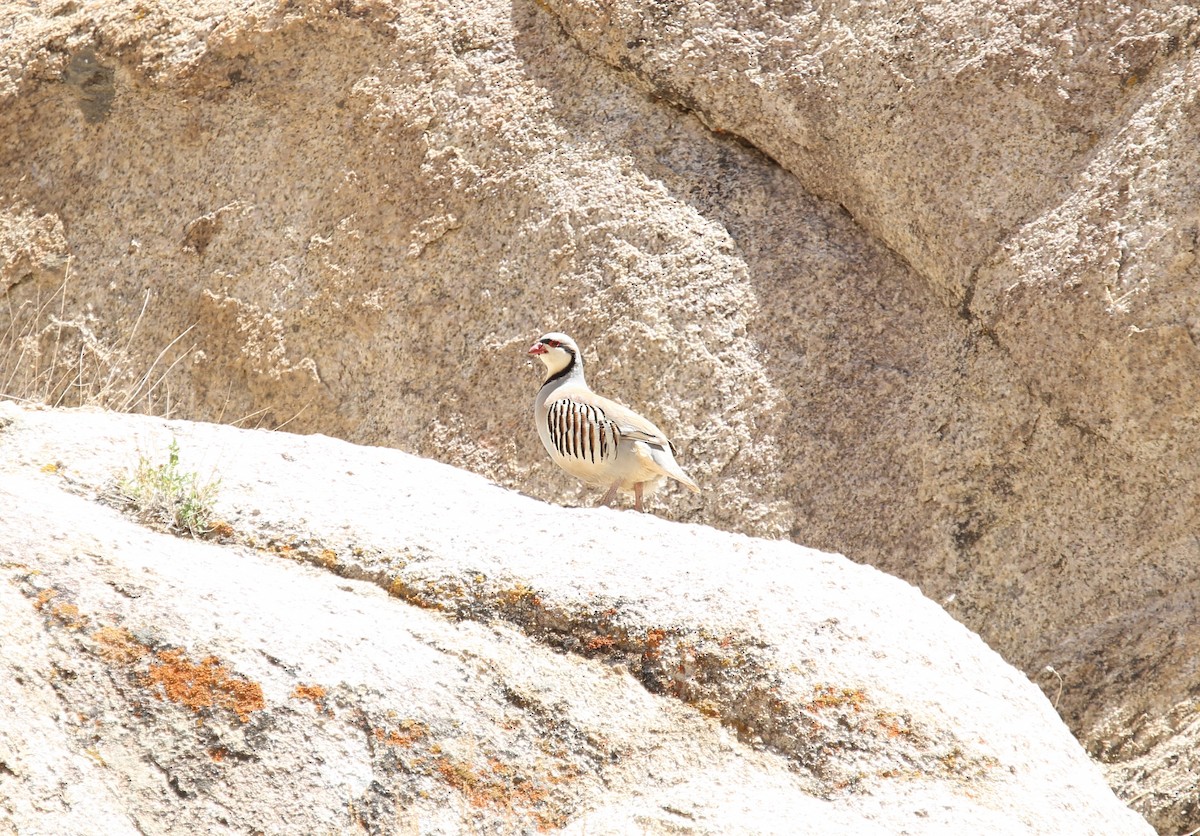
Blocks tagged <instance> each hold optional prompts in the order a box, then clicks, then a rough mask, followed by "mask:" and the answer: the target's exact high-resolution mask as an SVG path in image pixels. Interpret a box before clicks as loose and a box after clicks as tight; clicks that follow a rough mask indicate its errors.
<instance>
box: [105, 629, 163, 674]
mask: <svg viewBox="0 0 1200 836" xmlns="http://www.w3.org/2000/svg"><path fill="white" fill-rule="evenodd" d="M92 641H94V642H95V643H96V645H97V647H98V652H99V654H100V655H101V656H103V657H104V658H105V659H108V660H109V661H112V662H120V663H121V664H123V665H130V664H133V663H134V662H136V661H137V660H138V659H141V658H142V657H143V656H145V655H146V654H147V653H149V652H150V651H149V650H148V649H147V648H146V646H145V645H144V644H142V643H141V642H139V641H138V640H137V639H135V638H134V637H133V634H132V633H130V632H129V631H128V630H126V629H125V628H123V627H101V628H100V629H99V630H96V631H95V632H94V633H92Z"/></svg>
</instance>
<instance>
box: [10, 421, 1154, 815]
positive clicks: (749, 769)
mask: <svg viewBox="0 0 1200 836" xmlns="http://www.w3.org/2000/svg"><path fill="white" fill-rule="evenodd" d="M0 423H3V425H4V426H3V429H2V430H0V502H2V503H3V507H4V508H5V509H6V513H5V514H4V515H3V518H2V519H0V544H2V546H0V548H2V549H3V571H4V572H5V573H6V576H7V580H8V583H6V584H4V587H3V595H4V596H5V597H4V607H3V612H4V619H5V621H4V626H5V631H6V632H5V634H4V640H5V643H6V644H7V643H8V642H9V641H10V640H12V641H20V642H21V648H22V649H21V651H20V652H19V653H17V654H14V655H10V656H6V658H5V659H4V661H3V664H4V665H5V666H6V667H7V671H8V673H7V675H6V676H4V677H0V683H3V684H0V687H2V688H4V689H5V691H6V693H5V694H4V696H5V699H6V701H8V702H10V704H13V705H16V706H18V707H19V708H18V710H19V712H20V714H21V716H22V717H24V718H26V722H23V723H21V724H19V725H17V724H13V723H8V722H5V723H0V759H2V760H3V763H4V764H5V768H4V769H3V770H0V781H2V782H3V783H2V784H0V786H3V787H4V790H5V792H4V797H5V798H6V799H7V800H6V801H4V802H3V803H4V804H5V805H6V812H7V813H8V814H9V815H10V816H11V817H12V819H13V821H14V822H15V823H16V826H17V828H18V830H19V832H22V833H26V832H30V833H33V832H46V833H50V832H56V831H55V830H54V827H55V826H57V823H58V822H60V821H61V822H68V821H74V822H78V823H79V826H80V830H79V831H78V832H83V833H87V832H95V833H119V832H149V833H177V832H241V831H242V830H244V829H246V828H251V829H258V830H261V831H263V832H271V833H311V832H351V831H353V830H355V829H356V828H365V829H366V830H367V831H368V832H380V833H382V832H419V833H456V832H462V831H463V829H464V828H474V829H476V830H478V831H479V832H496V833H509V832H535V831H537V830H539V829H552V830H557V829H565V830H566V832H570V833H578V834H585V833H588V834H590V833H621V832H631V831H634V832H637V831H639V830H640V831H644V832H650V833H713V834H717V833H780V834H783V833H813V834H829V833H847V834H849V833H871V832H878V833H941V832H988V833H1030V834H1034V833H1052V832H1072V833H1096V834H1100V833H1114V832H1121V833H1149V832H1151V831H1150V829H1149V827H1148V826H1147V825H1146V824H1145V822H1144V821H1142V820H1141V819H1140V818H1139V817H1138V816H1137V815H1136V814H1135V813H1133V812H1132V811H1130V810H1129V809H1127V808H1126V807H1125V806H1124V805H1123V804H1122V803H1121V802H1120V801H1119V800H1118V799H1117V798H1116V797H1115V796H1114V795H1113V793H1112V792H1111V790H1109V788H1108V787H1107V786H1106V785H1105V783H1104V781H1103V778H1102V776H1101V774H1100V771H1099V769H1098V768H1097V767H1096V766H1095V765H1094V764H1093V763H1092V762H1091V761H1090V760H1089V758H1088V757H1087V756H1086V754H1085V753H1084V752H1083V750H1082V749H1081V748H1080V747H1079V745H1078V743H1076V741H1075V740H1074V739H1073V737H1072V736H1071V735H1070V733H1069V731H1068V730H1067V729H1066V727H1065V726H1063V725H1062V723H1061V721H1060V720H1059V718H1058V717H1057V716H1056V715H1055V713H1054V711H1053V709H1052V707H1051V705H1050V704H1049V702H1048V701H1047V700H1046V698H1045V697H1044V696H1043V695H1042V694H1041V693H1040V692H1039V691H1038V689H1037V688H1036V687H1035V686H1033V685H1032V684H1031V683H1030V682H1029V681H1028V680H1027V679H1026V678H1025V677H1024V676H1023V675H1021V674H1020V673H1019V672H1018V671H1016V670H1015V669H1013V668H1011V667H1009V666H1008V665H1007V664H1006V663H1004V662H1003V660H1001V659H1000V657H999V656H998V655H997V654H995V653H994V652H993V651H991V650H990V649H988V648H987V647H986V646H985V645H984V644H983V642H982V641H980V640H979V638H978V637H977V636H974V635H973V634H971V633H970V632H969V631H967V630H966V629H965V628H964V627H962V626H961V625H959V624H957V623H956V622H954V621H953V620H952V619H950V618H949V617H948V616H947V615H946V614H945V613H944V612H943V611H942V610H941V609H940V608H938V607H937V606H936V605H935V604H933V603H932V602H930V601H929V600H927V599H925V598H924V597H922V596H921V595H920V593H919V592H918V591H917V590H916V589H914V588H913V587H911V586H909V585H908V584H906V583H904V582H902V581H899V580H897V579H895V578H891V577H889V576H887V575H885V574H883V573H881V572H878V571H876V570H874V569H871V568H869V567H864V566H860V565H857V564H854V563H852V562H851V561H848V560H846V559H845V558H843V557H840V556H837V555H829V554H822V553H819V552H815V551H811V550H807V549H803V548H801V547H798V546H795V545H793V544H788V543H782V542H771V541H764V540H754V539H751V538H747V537H744V536H742V535H736V534H728V533H724V532H720V531H717V530H715V529H711V528H707V527H702V526H694V525H682V524H679V523H671V522H667V521H663V520H660V519H657V518H655V517H652V516H646V515H638V514H635V513H634V512H620V511H613V510H609V509H601V510H590V509H588V510H580V509H575V510H572V509H565V508H561V507H557V506H553V505H548V504H545V503H542V502H539V501H537V500H533V499H531V498H528V497H523V496H520V495H518V494H516V493H514V492H511V491H507V490H504V489H502V488H500V487H499V486H497V485H494V484H491V483H489V482H487V481H486V480H484V479H481V478H480V477H478V476H475V475H472V474H467V473H464V472H462V471H457V470H455V469H453V468H450V467H447V466H445V465H442V464H438V463H435V462H431V461H428V460H422V459H418V458H415V457H412V456H408V455H406V454H404V453H401V452H399V451H395V450H388V449H383V448H371V447H356V446H353V445H350V444H347V443H345V442H341V441H336V440H333V439H328V438H323V437H319V436H309V437H298V436H293V435H289V434H285V433H266V432H262V431H259V432H249V431H244V430H236V429H232V428H229V427H224V426H219V425H211V424H192V423H188V422H181V421H175V422H163V421H161V420H157V419H151V418H144V417H139V416H121V415H116V414H113V413H101V412H80V411H48V410H43V411H30V410H20V409H16V408H13V407H12V406H11V405H0ZM172 440H175V441H176V442H177V443H178V448H179V455H180V467H181V468H182V469H183V470H186V471H195V472H198V473H200V474H202V476H203V478H204V479H205V480H209V479H212V480H215V479H219V480H220V488H219V494H218V497H217V500H216V510H217V513H218V514H219V515H220V516H221V517H222V519H223V520H224V521H225V522H226V523H228V524H229V525H230V526H231V531H229V532H228V533H227V534H226V535H225V537H224V542H222V543H205V542H197V541H193V540H189V539H181V538H175V537H172V536H170V535H167V534H161V533H157V532H154V531H149V530H147V529H145V528H143V527H141V526H140V525H138V524H137V523H135V522H134V521H132V520H131V519H129V518H127V517H125V516H123V515H122V514H121V513H120V512H118V511H117V510H115V509H113V508H111V507H109V506H107V505H105V504H103V503H102V502H100V501H97V497H103V496H104V495H105V493H106V491H107V490H108V489H109V487H110V484H111V481H112V479H113V478H114V477H115V476H119V475H120V474H121V473H123V472H124V471H125V470H126V469H128V468H129V467H132V466H134V465H135V464H136V462H137V460H138V458H139V457H143V456H144V457H147V458H149V459H150V460H151V461H156V460H158V459H159V458H163V459H165V456H166V451H167V447H168V445H169V444H170V443H171V441H172ZM47 464H51V465H53V467H47V466H46V465H47ZM467 521H469V524H468V523H467ZM35 735H36V737H35ZM66 787H70V789H64V788H66ZM56 789H57V792H56V791H55V790H56ZM68 817H74V818H68ZM57 832H61V831H57Z"/></svg>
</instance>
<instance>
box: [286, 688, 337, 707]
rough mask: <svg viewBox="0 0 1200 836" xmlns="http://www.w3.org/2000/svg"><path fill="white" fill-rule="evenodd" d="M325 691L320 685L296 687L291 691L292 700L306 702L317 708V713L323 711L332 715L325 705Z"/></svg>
mask: <svg viewBox="0 0 1200 836" xmlns="http://www.w3.org/2000/svg"><path fill="white" fill-rule="evenodd" d="M325 694H326V691H325V689H324V688H323V687H322V686H320V685H303V684H301V685H297V686H296V687H295V688H293V689H292V699H294V700H308V701H309V702H311V703H312V704H313V705H315V706H316V707H317V710H318V711H325V712H328V713H329V714H333V711H332V710H331V709H330V708H329V707H328V706H327V705H326V704H325Z"/></svg>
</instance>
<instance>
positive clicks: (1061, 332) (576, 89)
mask: <svg viewBox="0 0 1200 836" xmlns="http://www.w3.org/2000/svg"><path fill="white" fill-rule="evenodd" d="M1197 15H1198V13H1197V10H1196V8H1195V5H1194V4H1189V3H1169V2H1153V3H1146V4H1139V5H1135V6H1131V5H1129V4H1122V3H1117V2H1113V1H1112V0H1098V1H1097V2H1088V3H1085V4H1060V5H1058V6H1054V5H1046V4H1040V5H1039V4H1031V3H1024V2H1007V3H999V4H997V3H991V4H985V3H978V2H970V3H958V4H944V3H929V2H918V1H917V0H913V1H912V2H904V3H888V4H878V3H876V4H867V3H851V2H840V0H839V1H838V2H829V3H823V4H818V5H812V6H806V7H795V6H789V5H787V4H783V5H781V4H778V3H761V2H750V1H747V2H738V3H733V2H720V3H718V2H705V3H688V4H677V3H676V4H670V3H639V2H632V1H631V0H619V1H618V2H606V3H604V4H599V3H594V4H593V3H584V2H574V1H573V0H548V2H546V3H534V2H523V3H522V2H518V3H508V4H503V3H493V2H472V3H466V2H448V3H438V4H432V5H431V4H425V3H419V2H416V1H415V0H413V2H404V0H375V1H374V2H372V1H371V0H363V1H362V2H333V0H329V1H328V2H326V1H325V0H305V1H304V2H291V3H278V2H274V0H262V1H261V2H256V1H255V0H247V1H246V2H232V0H230V2H226V0H209V2H187V1H186V0H164V2H157V3H127V2H117V0H61V1H60V2H59V1H55V0H51V1H50V2H42V3H24V2H22V3H3V4H0V32H2V33H3V37H2V39H0V293H3V296H2V297H0V340H2V342H0V390H2V391H5V392H7V393H9V394H15V395H18V396H21V397H31V398H34V399H46V400H49V401H50V402H60V401H61V402H63V403H67V404H74V403H78V402H87V401H91V400H98V401H100V402H104V403H108V404H112V405H114V406H117V407H121V408H129V409H136V410H143V411H151V412H157V413H164V412H170V413H172V414H175V415H180V416H185V417H191V418H201V419H207V420H214V421H224V422H237V423H239V424H241V425H245V426H258V425H261V426H266V427H276V426H280V425H286V427H287V428H288V429H291V430H297V431H301V432H321V433H325V434H328V435H334V436H339V437H343V438H346V439H350V440H352V441H357V442H361V443H371V444H381V445H388V446H391V447H397V448H400V449H403V450H406V451H408V452H412V453H418V454H421V455H425V456H429V457H433V458H437V459H440V460H442V461H447V462H450V463H453V464H457V465H460V466H464V467H467V468H469V469H471V470H474V471H475V472H477V473H481V474H483V475H485V476H487V477H489V478H491V479H494V480H496V481H497V482H499V483H501V484H504V485H506V486H509V487H516V488H518V489H520V490H522V491H527V492H529V493H531V494H533V495H535V496H538V497H541V498H545V499H552V500H554V501H557V502H560V503H565V504H568V505H571V504H578V503H580V502H581V501H582V500H584V499H585V497H586V495H584V494H580V493H578V489H577V487H576V486H575V485H574V484H572V483H571V482H570V481H569V480H568V479H566V478H565V477H563V476H562V475H561V474H559V473H557V472H556V471H555V469H554V468H553V466H552V465H550V463H549V462H548V461H547V460H546V459H545V457H544V456H543V454H542V451H541V450H540V448H539V446H538V444H537V442H536V439H535V438H534V435H533V433H532V430H531V428H530V426H529V414H528V408H529V404H530V402H531V401H532V397H533V392H534V391H535V389H536V387H537V383H538V374H537V371H536V370H534V369H533V368H531V367H527V366H526V360H525V358H524V356H523V349H524V347H525V346H526V345H527V344H528V341H529V340H530V339H532V338H533V337H534V336H536V335H537V334H539V333H542V332H544V331H546V330H548V329H550V328H562V329H565V330H568V331H570V332H572V333H573V335H574V336H575V337H576V338H578V339H579V340H580V341H581V343H583V344H584V345H585V346H586V349H585V350H586V352H587V356H588V359H589V361H590V365H589V368H590V369H591V370H592V378H593V379H592V382H593V384H594V385H596V386H597V388H598V389H601V390H603V391H605V392H606V393H609V394H612V395H614V396H616V397H618V398H620V399H622V400H625V401H627V402H629V403H631V404H632V405H634V406H635V407H637V408H638V409H639V410H640V411H643V412H644V413H645V414H647V415H648V416H649V417H651V418H652V419H654V420H655V421H656V422H657V423H659V424H660V425H661V426H663V427H664V429H666V430H667V431H668V432H669V433H670V434H671V436H672V438H673V439H674V440H675V441H676V442H677V443H678V444H679V446H680V447H681V451H682V452H681V460H682V462H683V463H684V465H685V467H687V469H688V470H689V472H691V473H692V474H693V475H695V476H696V477H697V479H698V480H699V481H700V482H701V483H702V484H703V485H704V487H705V492H704V493H703V494H702V495H701V496H699V497H695V498H693V497H691V496H683V495H680V494H679V493H678V492H667V493H665V494H664V496H663V497H662V498H661V499H659V500H656V506H655V511H656V512H657V513H660V514H662V515H664V516H668V517H672V518H674V519H679V520H684V521H688V522H693V523H703V524H709V525H714V526H717V527H720V528H725V529H729V530H734V531H739V532H743V533H748V534H755V535H765V536H770V537H787V538H790V539H792V540H795V541H797V542H799V543H803V544H805V545H808V546H814V547H818V548H823V549H827V550H833V551H839V552H842V553H845V554H847V555H849V556H850V557H851V558H853V559H854V560H857V561H860V562H866V563H871V564H873V565H875V566H878V567H879V568H882V569H884V570H885V571H888V572H891V573H893V574H896V575H899V576H901V577H903V578H904V579H906V580H908V581H910V582H912V583H914V584H917V585H919V586H920V587H921V589H922V590H923V591H924V592H925V593H926V594H927V595H929V596H930V597H931V598H933V599H934V600H936V601H939V602H947V607H948V609H949V610H950V612H951V613H952V614H953V615H954V616H955V617H956V618H958V619H959V620H961V621H962V622H963V623H964V624H966V625H967V626H968V627H970V628H971V629H973V630H976V631H978V632H979V633H980V634H981V635H982V636H983V638H984V639H985V640H986V641H987V642H988V643H989V644H990V645H991V646H993V647H995V648H996V649H997V650H999V651H1000V652H1001V653H1002V654H1004V655H1005V656H1006V658H1008V659H1009V660H1010V661H1012V662H1013V663H1014V664H1016V665H1017V666H1018V667H1020V668H1021V669H1022V670H1024V671H1025V672H1026V673H1028V674H1029V675H1031V676H1033V677H1034V678H1035V681H1037V682H1038V684H1039V685H1040V686H1041V687H1042V688H1043V690H1044V691H1046V693H1048V694H1050V695H1051V696H1055V695H1057V694H1058V689H1059V681H1058V679H1057V678H1055V677H1054V676H1053V675H1051V674H1048V673H1044V672H1043V670H1044V668H1045V666H1046V665H1048V664H1050V665H1053V666H1054V668H1055V670H1057V671H1058V672H1059V673H1060V674H1061V675H1062V677H1063V682H1062V685H1063V687H1062V693H1061V698H1060V700H1059V708H1060V710H1061V713H1062V714H1063V716H1064V718H1065V719H1066V720H1067V722H1068V724H1069V725H1070V726H1071V727H1072V729H1073V730H1074V731H1075V732H1076V733H1077V734H1078V735H1079V737H1080V739H1081V740H1082V741H1083V742H1084V744H1085V746H1086V747H1087V748H1088V749H1089V750H1090V751H1091V752H1092V753H1093V754H1094V755H1096V756H1097V757H1100V758H1101V759H1103V760H1105V761H1107V762H1110V763H1111V767H1112V775H1113V780H1114V785H1115V786H1118V787H1120V788H1121V793H1122V795H1123V797H1125V798H1129V799H1135V801H1136V804H1137V807H1138V809H1139V810H1141V811H1143V812H1145V813H1147V814H1148V815H1150V816H1151V817H1152V818H1153V820H1154V822H1155V823H1156V825H1157V826H1159V827H1160V828H1161V829H1162V830H1164V831H1166V832H1170V831H1178V832H1187V831H1188V830H1193V829H1195V828H1196V827H1200V807H1198V806H1197V804H1198V802H1197V799H1198V798H1200V795H1198V794H1197V789H1196V784H1195V777H1194V776H1195V774H1196V771H1195V769H1194V768H1193V767H1192V766H1191V765H1190V764H1191V761H1190V760H1189V759H1188V758H1178V757H1175V756H1174V755H1173V754H1172V753H1178V752H1179V751H1187V750H1188V749H1189V747H1190V748H1195V747H1194V746H1192V743H1195V744H1196V745H1200V740H1198V739H1197V738H1196V735H1195V729H1194V726H1193V724H1191V721H1190V718H1191V717H1192V713H1191V712H1192V709H1191V708H1190V706H1193V705H1194V704H1195V703H1194V700H1195V696H1194V693H1193V692H1194V690H1195V689H1194V683H1193V682H1192V679H1194V677H1193V676H1192V675H1191V672H1192V671H1193V669H1194V659H1193V655H1194V654H1193V653H1192V651H1191V650H1190V648H1193V647H1195V646H1196V643H1197V641H1200V636H1197V635H1196V627H1195V619H1194V617H1193V614H1194V611H1195V606H1196V599H1195V595H1194V594H1193V593H1192V592H1191V590H1193V589H1195V588H1197V582H1198V581H1200V578H1197V570H1196V566H1197V562H1196V555H1197V550H1196V546H1195V536H1194V531H1193V529H1194V519H1193V517H1194V514H1193V513H1192V509H1193V508H1194V507H1195V505H1196V501H1197V499H1200V497H1197V495H1196V494H1197V488H1196V486H1197V485H1200V468H1198V467H1197V466H1196V464H1195V462H1197V461H1200V455H1198V454H1200V450H1198V449H1197V442H1196V439H1197V437H1198V436H1197V433H1196V432H1195V428H1196V426H1197V425H1200V412H1198V411H1197V410H1198V408H1197V406H1196V404H1197V402H1198V401H1197V398H1196V392H1195V384H1194V381H1195V379H1196V375H1197V372H1200V368H1197V349H1196V334H1197V333H1198V331H1197V329H1198V327H1200V326H1197V322H1198V321H1200V320H1197V313H1196V308H1197V302H1198V300H1197V296H1196V288H1197V287H1198V286H1200V263H1198V262H1197V259H1196V249H1197V245H1198V243H1200V232H1198V230H1200V215H1198V214H1197V208H1196V201H1195V192H1196V186H1195V184H1196V183H1197V182H1200V150H1198V149H1200V119H1198V117H1197V114H1198V113H1200V110H1197V106H1196V96H1197V90H1198V89H1200V85H1198V84H1197V83H1196V79H1197V77H1200V65H1198V64H1197V62H1198V60H1200V58H1198V57H1197V56H1198V52H1197V43H1198V40H1197V39H1198V37H1200V24H1198V18H1197ZM60 287H61V288H63V291H62V292H60V291H59V288H60ZM1176 735H1178V740H1176V739H1174V738H1175V736H1176ZM1181 788H1182V789H1181Z"/></svg>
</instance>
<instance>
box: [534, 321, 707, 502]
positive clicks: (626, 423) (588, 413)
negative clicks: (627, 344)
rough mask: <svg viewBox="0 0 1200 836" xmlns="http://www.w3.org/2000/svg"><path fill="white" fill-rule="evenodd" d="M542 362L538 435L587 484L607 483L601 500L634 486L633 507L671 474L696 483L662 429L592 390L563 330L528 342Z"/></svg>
mask: <svg viewBox="0 0 1200 836" xmlns="http://www.w3.org/2000/svg"><path fill="white" fill-rule="evenodd" d="M529 354H530V355H531V356H534V357H537V358H538V359H539V360H541V361H542V363H543V364H544V365H545V366H546V380H545V382H544V383H542V388H541V391H539V392H538V395H537V400H536V401H534V404H533V420H534V424H535V425H536V426H537V433H538V437H539V438H540V439H541V440H542V445H543V446H544V447H545V448H546V452H547V453H549V454H550V459H551V460H552V461H553V462H554V463H555V464H556V465H558V466H559V467H561V468H562V469H563V470H565V471H566V472H567V473H570V474H571V475H572V476H574V477H576V478H578V479H582V480H583V481H584V482H587V483H588V484H589V485H593V486H595V487H599V488H606V489H607V490H606V491H605V494H604V497H603V498H602V499H601V500H600V504H601V505H608V504H609V503H610V502H612V501H613V499H614V498H615V497H616V495H617V491H619V490H624V491H630V490H631V491H633V495H634V507H636V508H637V510H639V511H641V510H642V495H643V494H644V493H647V492H649V491H653V490H655V489H657V488H658V487H659V486H660V485H661V484H662V482H663V480H664V479H665V478H666V477H668V476H669V477H671V478H672V479H674V480H675V481H677V482H679V483H680V484H681V485H683V486H684V487H685V488H687V489H688V490H690V491H693V492H695V493H699V492H700V486H699V485H697V484H696V483H695V482H694V481H692V478H691V477H690V476H688V475H687V474H686V473H684V471H683V468H682V467H680V466H679V463H678V462H676V461H675V452H674V449H673V448H672V447H671V442H670V441H669V440H667V437H666V436H665V435H663V432H662V430H660V429H659V428H658V427H656V426H654V425H653V424H652V423H650V422H649V421H647V420H646V419H645V418H643V417H642V416H640V415H638V414H637V413H636V412H634V411H633V410H632V409H629V408H628V407H625V406H622V405H621V404H619V403H617V402H616V401H610V400H609V399H608V398H604V397H601V396H600V395H597V394H596V393H595V392H593V391H592V390H591V389H590V388H589V387H588V385H587V381H586V380H585V379H584V377H583V356H582V353H581V352H580V351H579V346H578V345H577V344H576V343H575V341H574V340H573V339H571V338H570V337H568V336H567V335H566V334H560V333H557V332H555V333H550V334H546V335H545V336H543V337H541V338H540V339H539V340H538V341H537V342H535V343H534V344H533V345H532V346H530V347H529Z"/></svg>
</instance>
